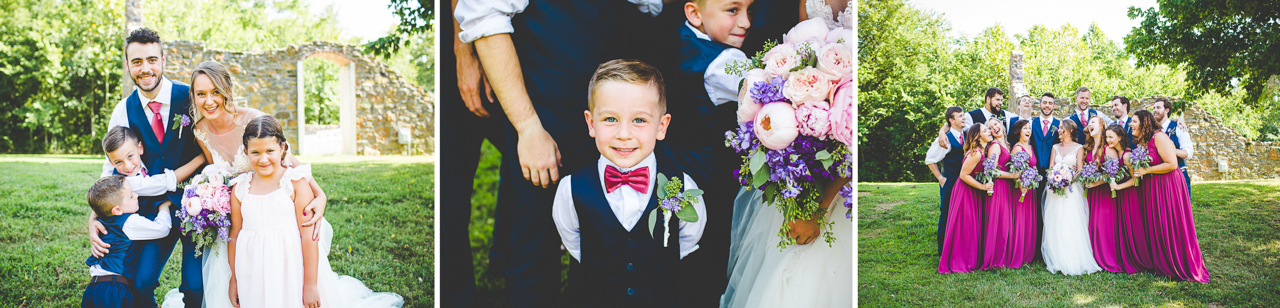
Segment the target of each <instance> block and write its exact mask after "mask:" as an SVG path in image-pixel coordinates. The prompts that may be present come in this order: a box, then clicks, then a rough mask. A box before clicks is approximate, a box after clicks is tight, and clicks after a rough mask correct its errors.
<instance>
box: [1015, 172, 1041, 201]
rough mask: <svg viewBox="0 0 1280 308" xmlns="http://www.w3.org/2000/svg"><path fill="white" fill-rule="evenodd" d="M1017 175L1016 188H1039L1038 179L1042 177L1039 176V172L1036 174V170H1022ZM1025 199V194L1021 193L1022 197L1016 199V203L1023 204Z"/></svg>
mask: <svg viewBox="0 0 1280 308" xmlns="http://www.w3.org/2000/svg"><path fill="white" fill-rule="evenodd" d="M1017 174H1018V181H1017V182H1018V187H1020V188H1026V189H1034V188H1037V187H1040V179H1042V178H1044V177H1043V176H1040V172H1036V169H1022V171H1021V172H1018V173H1017ZM1026 198H1027V192H1026V191H1023V192H1022V196H1020V197H1018V202H1023V201H1024V200H1025V199H1026Z"/></svg>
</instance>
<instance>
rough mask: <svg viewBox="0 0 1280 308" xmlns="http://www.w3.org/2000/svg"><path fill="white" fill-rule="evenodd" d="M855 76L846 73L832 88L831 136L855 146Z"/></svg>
mask: <svg viewBox="0 0 1280 308" xmlns="http://www.w3.org/2000/svg"><path fill="white" fill-rule="evenodd" d="M853 91H855V90H854V88H853V76H852V75H845V76H844V78H841V79H840V83H838V84H836V86H835V87H832V89H831V95H830V96H829V97H828V99H829V100H830V101H831V109H830V110H829V111H830V115H829V116H830V123H831V138H832V139H835V140H837V141H840V142H844V144H846V145H848V146H851V147H852V146H853V125H854V120H853Z"/></svg>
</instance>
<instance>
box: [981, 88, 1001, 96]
mask: <svg viewBox="0 0 1280 308" xmlns="http://www.w3.org/2000/svg"><path fill="white" fill-rule="evenodd" d="M996 94H1000V96H1004V91H1000V89H997V88H995V87H992V88H990V89H987V96H986V97H984V98H992V97H995V96H996Z"/></svg>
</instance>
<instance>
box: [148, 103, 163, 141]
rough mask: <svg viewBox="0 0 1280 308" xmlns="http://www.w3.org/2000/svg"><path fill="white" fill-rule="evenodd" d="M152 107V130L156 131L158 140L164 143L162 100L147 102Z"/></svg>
mask: <svg viewBox="0 0 1280 308" xmlns="http://www.w3.org/2000/svg"><path fill="white" fill-rule="evenodd" d="M147 107H148V108H151V115H152V116H151V131H153V132H155V133H156V140H157V141H160V142H161V143H164V120H163V119H161V118H160V102H150V103H147Z"/></svg>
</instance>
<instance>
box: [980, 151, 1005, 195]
mask: <svg viewBox="0 0 1280 308" xmlns="http://www.w3.org/2000/svg"><path fill="white" fill-rule="evenodd" d="M997 159H999V157H997V156H995V155H991V156H988V157H987V158H986V159H983V160H982V173H979V174H978V176H977V177H975V178H974V179H976V180H978V182H983V183H991V181H995V180H996V178H998V177H1000V169H999V168H998V167H999V166H1000V164H999V161H997ZM994 193H995V192H994V191H991V189H987V195H988V196H990V195H991V194H994Z"/></svg>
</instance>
